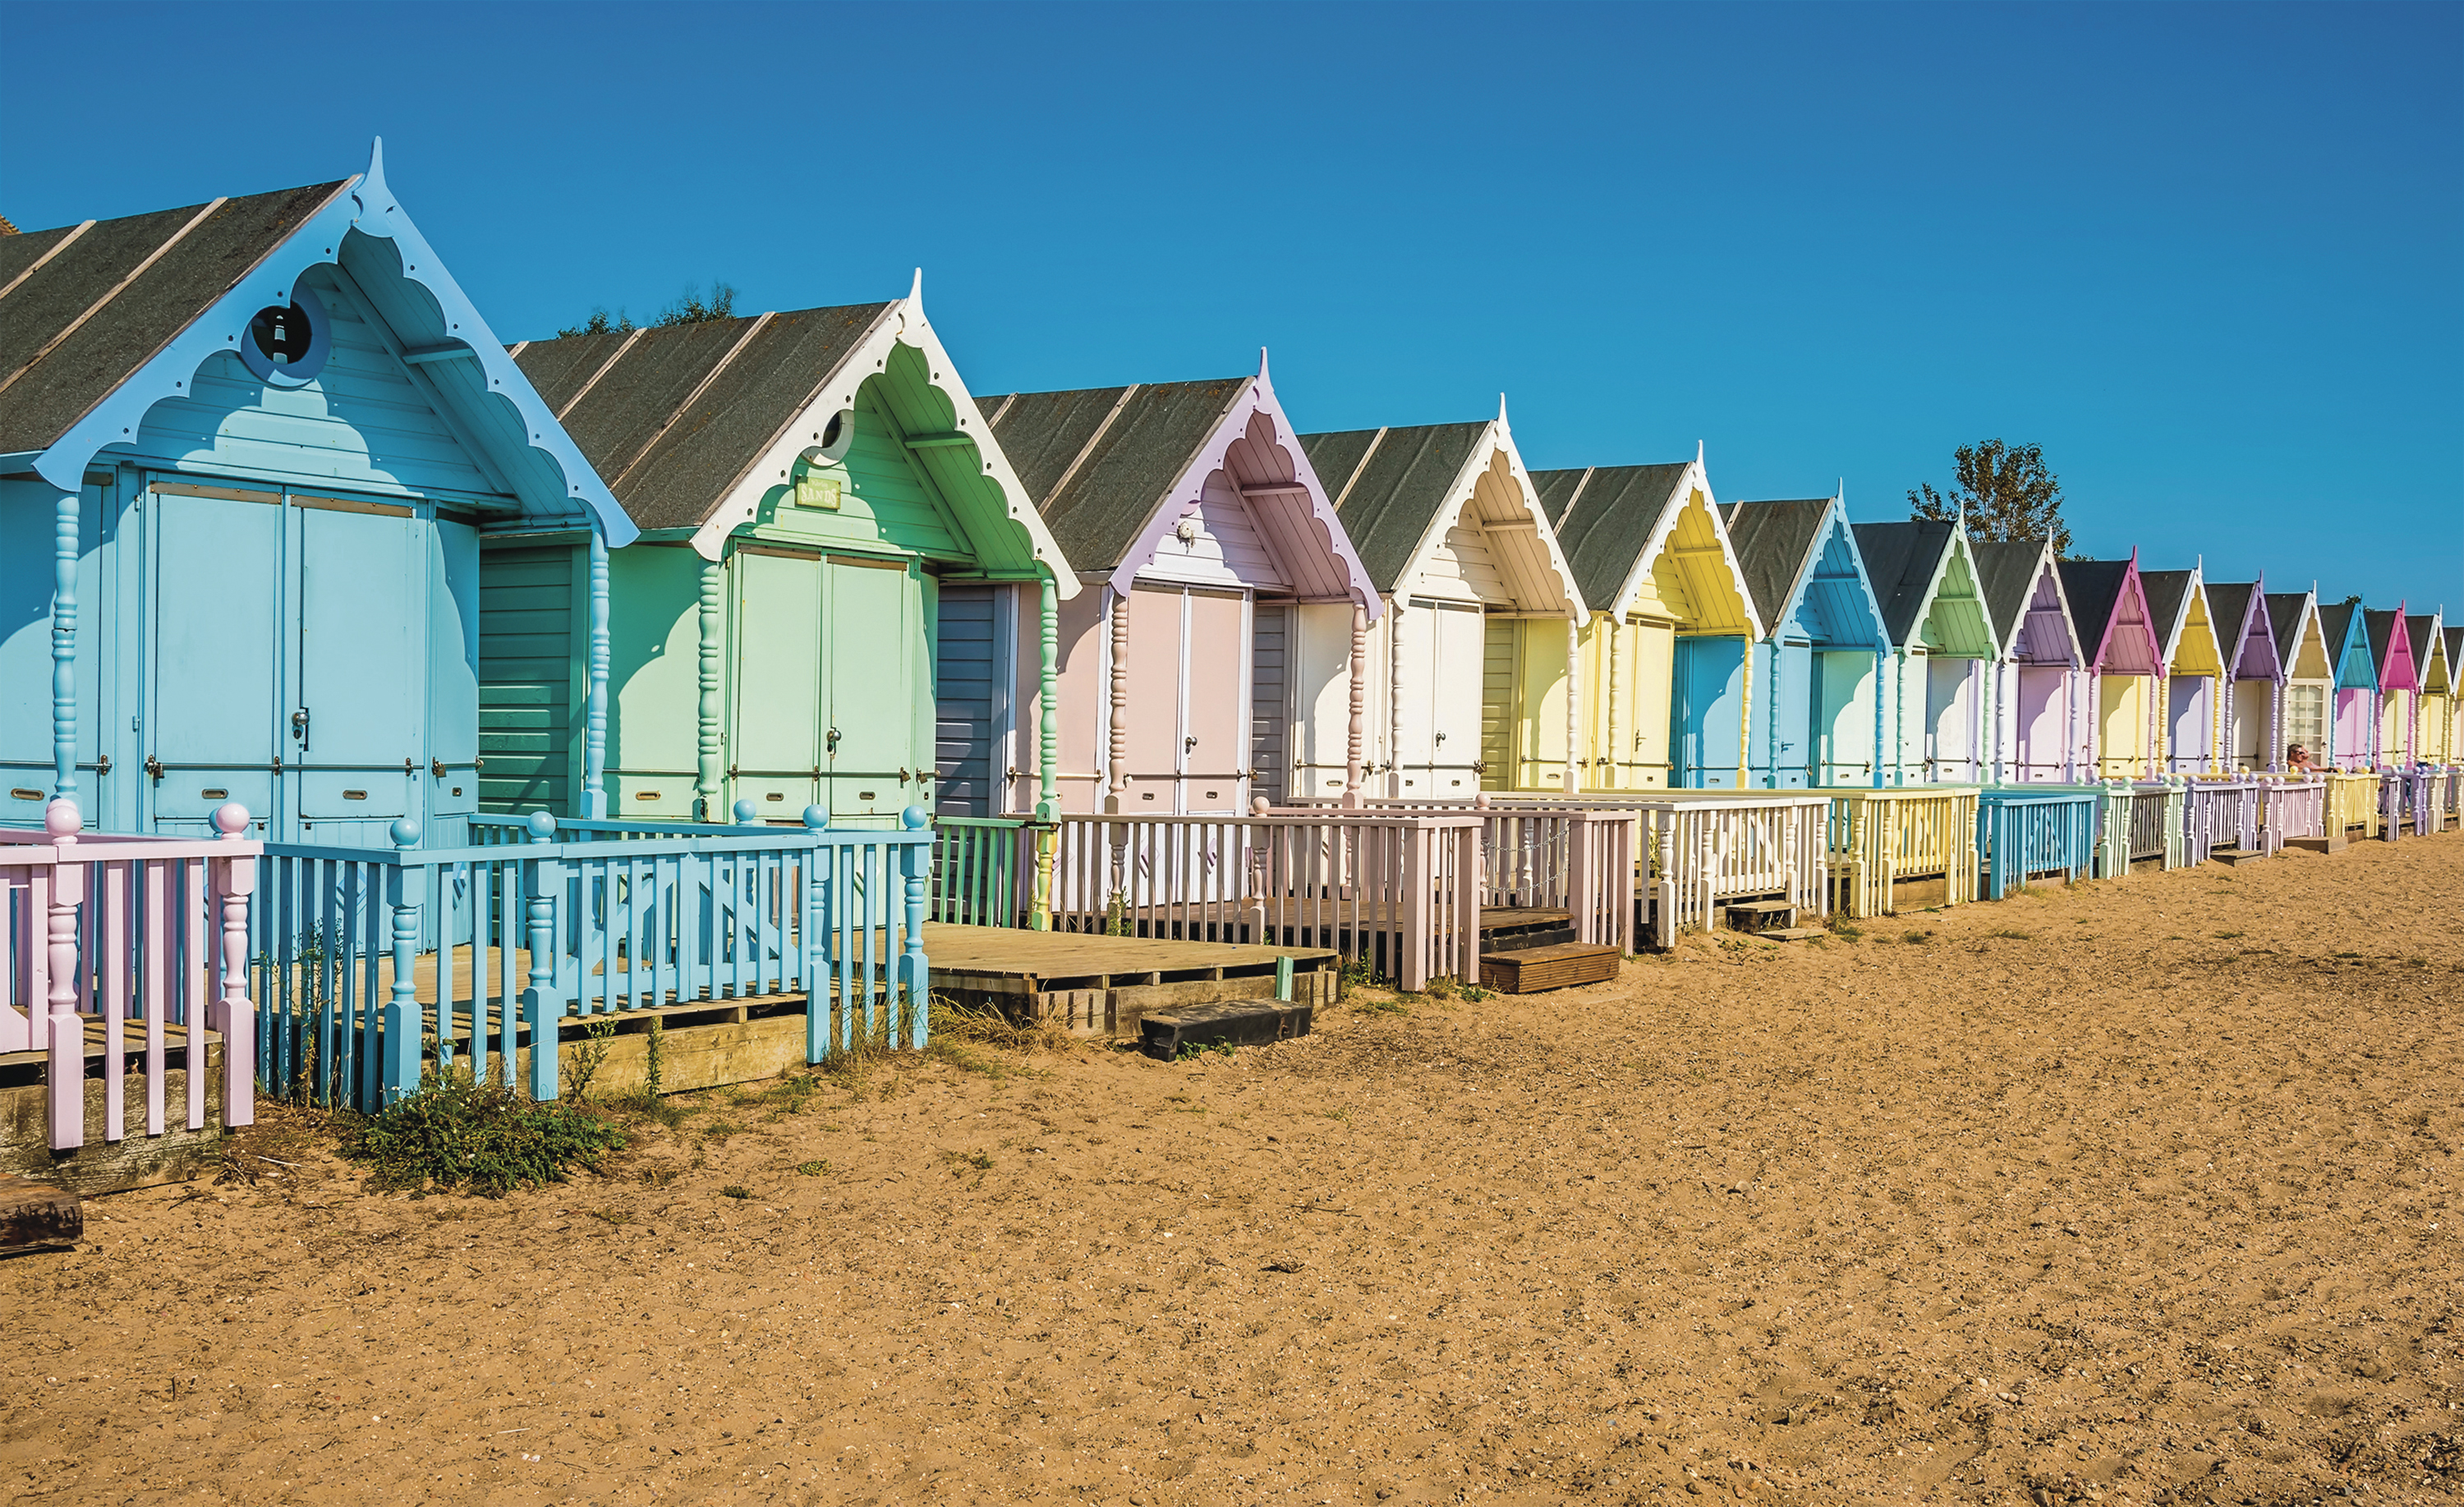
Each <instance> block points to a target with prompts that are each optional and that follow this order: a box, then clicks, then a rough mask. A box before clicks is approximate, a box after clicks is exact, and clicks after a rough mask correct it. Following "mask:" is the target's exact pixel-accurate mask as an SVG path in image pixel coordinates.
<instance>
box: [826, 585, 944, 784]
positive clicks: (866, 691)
mask: <svg viewBox="0 0 2464 1507" xmlns="http://www.w3.org/2000/svg"><path fill="white" fill-rule="evenodd" d="M825 578H826V579H825V581H824V584H823V595H824V598H825V601H826V603H827V616H826V637H825V642H824V646H823V664H824V666H825V667H826V671H827V677H828V684H829V715H828V734H829V735H828V736H827V737H826V738H825V740H824V741H825V748H824V751H823V752H824V758H825V764H826V767H827V770H828V780H829V810H830V819H831V820H832V821H836V820H838V819H840V818H842V817H852V818H858V819H865V822H864V824H866V825H887V824H890V823H893V822H895V821H896V820H897V819H898V815H899V813H900V812H902V811H904V810H905V809H906V808H907V807H909V806H911V805H925V806H929V805H930V804H931V803H932V796H931V793H930V781H928V780H923V779H919V778H918V777H917V776H918V775H923V774H925V773H927V772H929V771H930V770H931V768H932V761H931V758H930V757H929V756H928V755H927V753H925V752H924V751H923V750H921V749H919V748H918V747H917V746H916V741H915V739H916V729H915V724H916V707H915V695H916V691H917V689H918V688H917V687H916V685H915V683H914V682H915V677H914V673H913V668H912V666H913V665H914V664H915V663H916V658H917V654H918V650H919V649H920V647H921V645H922V643H923V632H924V629H923V607H924V602H923V582H922V581H921V580H920V579H918V578H917V577H915V576H914V575H913V573H912V572H911V571H910V569H909V568H908V566H907V565H906V563H905V562H904V561H891V560H868V559H856V558H850V557H841V556H833V557H830V559H829V560H828V561H827V562H826V565H825Z"/></svg>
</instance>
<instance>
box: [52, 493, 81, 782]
mask: <svg viewBox="0 0 2464 1507" xmlns="http://www.w3.org/2000/svg"><path fill="white" fill-rule="evenodd" d="M77 515H78V509H77V493H76V492H73V491H66V492H62V493H61V494H60V498H59V501H58V502H56V503H55V504H54V505H53V510H52V798H53V799H55V800H66V801H70V802H74V801H76V799H77Z"/></svg>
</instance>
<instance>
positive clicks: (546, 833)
mask: <svg viewBox="0 0 2464 1507" xmlns="http://www.w3.org/2000/svg"><path fill="white" fill-rule="evenodd" d="M522 825H523V826H524V827H526V828H528V829H529V831H530V835H531V841H534V842H544V841H547V840H548V839H550V838H552V837H554V836H556V818H554V817H553V816H550V815H549V814H548V813H546V812H544V811H534V812H532V813H531V816H530V819H529V820H528V821H525V822H523V823H522Z"/></svg>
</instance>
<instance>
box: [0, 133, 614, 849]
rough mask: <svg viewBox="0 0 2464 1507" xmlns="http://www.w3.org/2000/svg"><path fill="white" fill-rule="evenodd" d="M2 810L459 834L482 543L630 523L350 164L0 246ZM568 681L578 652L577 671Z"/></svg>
mask: <svg viewBox="0 0 2464 1507" xmlns="http://www.w3.org/2000/svg"><path fill="white" fill-rule="evenodd" d="M0 298H5V300H6V304H5V308H6V317H7V322H8V325H9V327H10V329H11V341H12V343H13V344H15V347H16V349H17V350H18V351H19V353H20V354H19V355H18V356H17V358H16V359H15V360H14V363H13V365H12V369H11V370H9V371H7V372H0V393H5V394H6V399H5V402H0V450H6V451H8V452H10V454H11V457H12V460H13V461H14V464H12V465H11V466H10V467H9V468H7V470H8V472H9V474H8V475H7V476H6V478H5V479H0V623H5V624H6V626H0V765H5V767H6V774H7V781H6V785H5V789H6V792H7V797H6V799H5V801H0V821H14V822H16V823H18V824H20V825H26V826H39V825H40V824H41V821H42V816H43V808H44V805H45V803H46V802H47V801H48V800H50V799H51V798H53V797H69V798H71V799H73V800H75V801H76V803H77V806H78V807H79V809H80V810H81V812H82V813H83V814H84V817H85V819H86V824H87V827H88V828H89V830H93V831H113V832H155V833H177V834H187V835H196V836H205V835H208V834H209V830H210V829H209V817H210V816H211V814H212V813H213V812H214V811H215V810H216V809H217V808H220V807H222V806H223V805H225V804H226V803H228V802H232V801H236V802H238V803H240V804H242V805H244V806H246V807H247V808H248V810H249V812H250V813H251V814H252V815H253V818H254V819H255V826H256V828H257V829H258V830H259V831H260V832H262V833H264V834H265V835H267V836H269V837H271V838H274V839H277V840H285V841H301V840H303V839H304V840H307V841H315V842H319V843H347V844H358V845H372V844H383V843H386V842H388V841H390V839H389V837H388V829H389V828H390V827H391V826H392V823H393V822H394V821H395V820H397V819H402V818H405V817H407V818H411V819H415V820H417V821H418V822H419V823H420V824H421V826H422V827H423V829H424V830H425V832H426V834H427V836H428V837H429V839H430V840H433V841H456V840H457V839H458V830H457V829H458V827H459V825H460V822H461V819H464V818H467V817H468V816H470V815H471V814H472V813H473V811H474V810H475V809H476V808H477V804H478V798H479V794H480V786H481V777H482V776H481V772H480V769H479V759H480V756H481V754H480V730H479V680H480V675H481V667H482V661H483V659H484V657H485V654H486V650H485V647H484V645H485V644H486V642H487V641H488V639H489V638H490V637H491V636H492V635H495V634H499V633H513V632H518V631H520V629H519V627H518V625H517V622H514V621H512V620H509V619H508V618H507V617H506V616H505V615H504V614H503V613H501V612H498V611H496V610H495V608H494V605H493V604H492V603H490V602H489V601H487V600H486V599H485V596H484V594H483V592H482V590H481V567H480V556H481V550H482V546H483V544H484V543H486V542H487V541H489V540H492V539H495V538H499V537H502V536H505V535H517V534H528V533H532V532H535V531H540V530H548V531H561V532H564V533H568V534H569V535H572V536H574V537H587V538H589V539H590V540H592V541H593V547H594V548H595V549H598V550H602V551H604V550H605V548H607V547H609V546H621V545H624V544H627V543H628V542H630V541H631V539H632V538H633V535H634V528H633V524H632V522H631V520H629V519H628V518H627V517H626V515H625V513H624V510H623V509H622V508H620V507H618V506H617V504H616V500H615V498H614V497H612V496H611V495H609V493H608V490H607V488H606V487H605V486H604V485H602V483H601V481H600V478H599V476H598V475H597V474H596V473H595V472H594V471H593V470H591V468H590V466H589V464H588V463H587V462H586V461H584V459H583V455H582V452H581V450H580V449H579V448H577V447H576V446H575V444H574V443H573V441H572V440H571V439H569V438H568V437H567V435H566V433H565V430H564V428H563V427H562V426H561V425H560V424H559V423H558V417H557V413H556V410H555V409H554V407H552V406H551V405H550V404H547V403H546V402H545V401H543V400H542V398H541V397H540V395H539V393H538V392H537V391H536V390H535V389H534V388H533V386H532V384H531V382H530V381H529V379H528V378H527V377H525V376H524V375H523V373H522V371H521V369H520V368H519V367H518V366H517V365H516V364H515V362H514V360H512V359H511V358H510V357H509V356H507V355H506V353H505V349H504V347H503V346H502V345H501V344H499V343H498V342H497V340H496V338H495V335H493V334H492V333H490V331H489V328H488V324H487V321H486V320H484V319H483V318H481V317H480V316H479V312H478V310H477V309H476V308H474V307H473V305H472V303H471V300H470V298H469V297H468V296H467V295H465V294H464V293H463V291H462V288H461V286H460V284H459V283H457V282H456V281H455V280H454V278H453V274H452V273H451V272H449V271H448V270H447V268H446V266H445V263H444V262H443V261H442V260H441V259H440V258H439V257H438V256H437V254H436V252H435V251H434V250H433V249H432V248H430V247H429V244H428V242H427V239H426V238H425V237H424V236H422V235H421V234H420V232H419V229H418V228H417V227H416V226H414V225H413V224H412V223H411V220H410V216H409V214H408V213H407V211H406V210H405V209H404V208H403V207H402V204H401V201H400V200H399V199H398V198H397V197H396V196H395V194H394V192H393V190H392V189H391V188H390V187H389V186H387V185H386V183H385V158H384V152H383V146H382V143H380V144H379V146H378V148H377V149H376V150H374V151H372V152H371V153H370V155H369V158H368V165H367V169H366V171H364V172H363V173H361V174H359V175H358V176H356V177H351V178H344V179H341V180H339V181H336V182H332V183H322V184H312V185H309V186H305V187H299V188H287V189H281V190H277V191H275V192H272V193H259V194H250V195H244V196H239V197H232V198H221V199H215V200H212V201H211V202H209V203H207V204H202V205H188V206H186V207H180V208H175V209H162V210H156V211H153V212H150V213H146V214H138V215H130V216H127V217H125V218H121V219H116V220H100V221H97V220H88V221H85V222H84V223H82V224H78V225H74V226H64V227H61V228H58V229H49V230H35V231H30V232H27V233H25V234H20V235H11V236H6V237H0ZM577 673H580V672H577Z"/></svg>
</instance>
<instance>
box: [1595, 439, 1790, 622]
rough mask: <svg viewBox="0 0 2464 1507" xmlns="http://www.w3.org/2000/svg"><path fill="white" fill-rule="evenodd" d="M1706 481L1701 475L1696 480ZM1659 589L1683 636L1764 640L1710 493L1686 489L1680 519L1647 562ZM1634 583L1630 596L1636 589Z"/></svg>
mask: <svg viewBox="0 0 2464 1507" xmlns="http://www.w3.org/2000/svg"><path fill="white" fill-rule="evenodd" d="M1693 479H1694V480H1695V481H1696V482H1700V480H1701V473H1700V472H1696V473H1695V476H1694V478H1693ZM1643 568H1644V569H1645V570H1646V571H1647V572H1648V573H1649V578H1650V582H1651V586H1652V589H1653V591H1654V592H1655V593H1656V594H1657V595H1658V597H1659V598H1660V601H1661V603H1662V604H1663V605H1664V606H1666V607H1667V608H1668V610H1669V611H1670V612H1671V613H1672V614H1674V615H1675V616H1676V618H1677V631H1678V632H1680V633H1702V634H1722V635H1726V634H1732V633H1733V634H1743V635H1745V636H1746V637H1748V638H1760V637H1761V636H1762V634H1761V630H1760V623H1759V622H1758V620H1757V618H1756V615H1755V613H1754V609H1753V603H1752V602H1750V601H1748V600H1747V597H1746V591H1747V588H1746V583H1745V579H1744V578H1743V577H1742V576H1740V575H1739V574H1738V572H1737V565H1736V559H1735V557H1734V556H1733V555H1732V554H1731V553H1730V551H1729V549H1728V541H1727V530H1725V529H1723V528H1722V527H1721V526H1720V519H1719V515H1718V513H1716V512H1714V511H1713V508H1712V504H1711V497H1710V493H1709V491H1707V490H1706V489H1705V487H1703V486H1699V485H1697V486H1690V487H1688V488H1686V489H1685V491H1684V492H1683V497H1682V500H1681V501H1680V502H1679V504H1678V506H1677V509H1676V513H1675V516H1674V518H1673V519H1672V520H1669V521H1667V522H1666V523H1665V524H1664V526H1663V532H1662V534H1661V543H1660V547H1659V548H1658V549H1656V550H1654V551H1652V552H1651V554H1650V555H1649V556H1648V557H1646V558H1645V560H1644V561H1643ZM1632 589H1633V588H1632V586H1631V585H1629V588H1628V590H1629V592H1631V590H1632Z"/></svg>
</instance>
